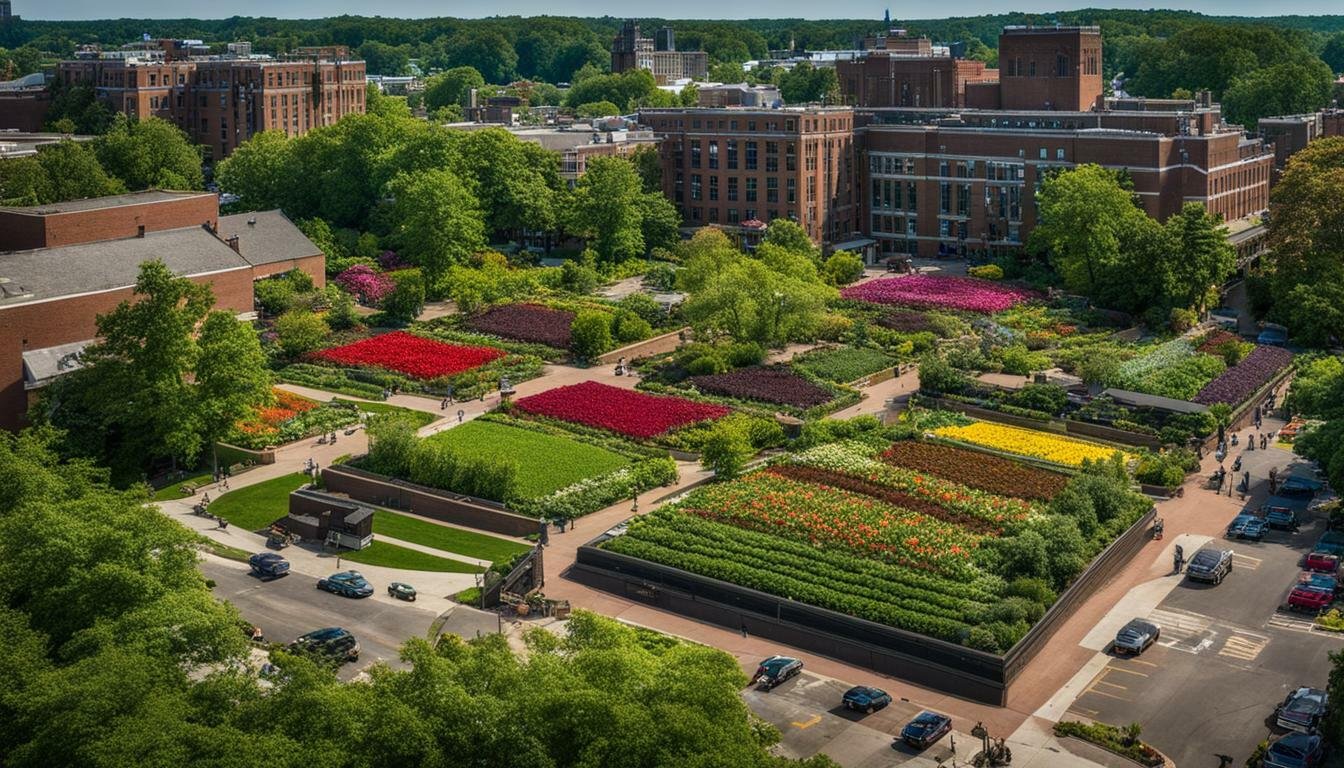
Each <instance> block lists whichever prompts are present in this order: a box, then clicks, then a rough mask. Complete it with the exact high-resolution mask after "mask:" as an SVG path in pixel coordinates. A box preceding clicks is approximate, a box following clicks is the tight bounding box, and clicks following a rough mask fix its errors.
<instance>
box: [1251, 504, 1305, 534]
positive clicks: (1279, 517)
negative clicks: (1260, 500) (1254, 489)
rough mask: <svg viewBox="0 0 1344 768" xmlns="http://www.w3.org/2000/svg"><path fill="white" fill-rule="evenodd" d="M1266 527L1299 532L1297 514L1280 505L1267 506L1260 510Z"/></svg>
mask: <svg viewBox="0 0 1344 768" xmlns="http://www.w3.org/2000/svg"><path fill="white" fill-rule="evenodd" d="M1260 514H1261V517H1263V518H1264V520H1265V525H1267V526H1269V527H1270V528H1279V529H1281V530H1285V531H1295V530H1297V513H1296V512H1294V511H1293V510H1292V509H1290V508H1288V507H1284V506H1280V505H1278V504H1266V505H1265V506H1263V507H1261V509H1260Z"/></svg>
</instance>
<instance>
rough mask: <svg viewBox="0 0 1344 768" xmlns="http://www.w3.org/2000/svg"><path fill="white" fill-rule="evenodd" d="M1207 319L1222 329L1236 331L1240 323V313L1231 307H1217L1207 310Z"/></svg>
mask: <svg viewBox="0 0 1344 768" xmlns="http://www.w3.org/2000/svg"><path fill="white" fill-rule="evenodd" d="M1209 320H1212V321H1213V323H1214V324H1215V325H1217V326H1218V327H1219V328H1222V329H1223V330H1227V331H1232V332H1233V333H1236V332H1237V328H1238V327H1239V326H1240V324H1241V313H1240V312H1238V311H1237V310H1235V309H1233V308H1231V307H1218V308H1217V309H1211V310H1209Z"/></svg>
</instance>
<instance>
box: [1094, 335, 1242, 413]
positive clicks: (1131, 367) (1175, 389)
mask: <svg viewBox="0 0 1344 768" xmlns="http://www.w3.org/2000/svg"><path fill="white" fill-rule="evenodd" d="M1226 367H1227V366H1226V364H1225V363H1224V362H1223V360H1222V358H1220V357H1215V356H1213V355H1207V354H1204V353H1202V352H1197V351H1196V350H1195V346H1194V344H1192V343H1191V342H1190V341H1189V340H1188V339H1174V340H1172V341H1168V342H1166V343H1165V344H1159V345H1158V346H1155V347H1152V348H1151V349H1150V350H1149V351H1148V352H1147V353H1145V354H1142V355H1140V356H1138V357H1135V358H1133V359H1130V360H1126V361H1125V362H1123V363H1121V364H1120V366H1119V368H1118V369H1117V370H1116V374H1115V376H1114V377H1113V378H1112V379H1111V380H1110V381H1108V382H1107V383H1108V384H1110V385H1111V386H1115V387H1119V388H1121V389H1129V390H1133V391H1135V392H1146V393H1148V394H1150V395H1158V396H1160V397H1170V398H1173V399H1175V400H1189V399H1191V398H1193V397H1194V396H1195V395H1196V394H1198V393H1199V390H1200V389H1201V388H1203V387H1204V385H1206V384H1208V383H1209V381H1211V380H1212V379H1213V378H1214V377H1216V376H1218V375H1219V374H1220V373H1222V372H1223V369H1224V368H1226Z"/></svg>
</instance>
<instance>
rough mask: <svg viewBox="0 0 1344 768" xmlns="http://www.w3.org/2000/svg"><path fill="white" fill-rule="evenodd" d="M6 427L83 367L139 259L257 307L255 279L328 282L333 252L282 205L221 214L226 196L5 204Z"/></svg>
mask: <svg viewBox="0 0 1344 768" xmlns="http://www.w3.org/2000/svg"><path fill="white" fill-rule="evenodd" d="M0 243H3V244H4V247H5V248H7V249H8V248H11V247H13V246H18V248H17V249H16V250H7V251H4V252H0V428H4V429H17V428H19V427H21V426H23V424H24V423H25V413H26V412H27V409H28V405H29V402H30V397H31V396H33V395H35V394H36V390H37V389H40V388H41V387H42V386H44V385H46V384H47V383H49V382H50V381H51V380H53V379H54V378H56V377H57V376H59V375H60V374H62V373H65V372H67V371H69V370H73V369H74V368H76V367H78V359H77V355H78V352H79V350H81V349H82V348H83V347H84V346H85V345H86V344H87V343H88V342H89V341H91V340H92V339H93V338H94V335H95V333H96V332H97V328H96V324H95V319H96V317H97V316H98V315H99V314H104V313H107V312H110V311H111V310H113V309H115V308H116V306H117V304H119V303H120V302H122V301H125V300H128V299H130V298H131V297H132V292H131V289H132V286H133V285H134V284H135V280H136V276H137V274H138V272H139V269H140V264H141V263H143V262H145V261H148V260H151V259H159V260H161V261H163V263H164V264H166V265H167V266H168V267H169V268H170V269H172V270H173V271H174V272H175V273H177V274H179V275H183V276H186V277H189V278H191V279H192V280H194V281H196V282H199V283H207V284H209V285H210V286H211V288H212V290H213V291H214V294H215V300H216V306H217V307H219V308H221V309H227V310H230V311H232V312H236V313H238V314H240V315H242V314H247V313H250V312H252V311H253V299H252V283H253V282H254V281H255V280H258V279H261V278H264V277H267V276H270V275H274V274H278V273H281V272H285V271H288V270H290V269H296V268H297V269H302V270H303V271H304V272H307V273H308V274H309V275H311V276H312V277H313V280H314V281H315V282H316V283H317V284H318V285H322V284H324V282H325V275H326V272H325V258H324V257H323V255H322V252H321V251H320V250H318V248H317V246H315V245H313V244H312V242H311V241H309V240H308V238H306V237H304V236H303V233H302V232H300V231H299V229H298V228H297V227H295V226H294V225H293V224H292V223H290V222H289V220H288V219H286V218H285V217H284V215H283V214H281V213H280V212H279V211H269V212H260V213H249V214H239V215H237V216H220V215H219V211H218V204H217V198H216V197H215V196H214V195H212V194H203V193H195V192H164V191H157V190H151V191H147V192H137V193H133V194H129V195H118V196H116V197H110V198H95V199H91V200H77V201H74V202H69V203H58V204H54V205H44V206H34V207H26V208H0Z"/></svg>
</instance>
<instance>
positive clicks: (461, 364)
mask: <svg viewBox="0 0 1344 768" xmlns="http://www.w3.org/2000/svg"><path fill="white" fill-rule="evenodd" d="M503 356H504V352H503V350H499V349H495V348H494V347H466V346H459V345H457V344H445V343H443V342H442V341H435V340H433V339H426V338H425V337H423V336H416V335H414V334H410V333H406V332H405V331H393V332H392V333H385V334H383V335H381V336H371V337H369V338H367V339H362V340H360V341H356V342H355V343H353V344H346V345H345V346H342V347H332V348H331V349H324V350H321V351H319V352H315V353H313V357H316V358H317V359H319V360H326V361H328V362H332V363H338V364H340V365H372V366H376V367H378V368H387V369H388V370H392V371H399V372H401V373H404V374H407V375H408V376H414V377H415V378H417V379H433V378H437V377H439V376H451V375H453V374H455V373H461V372H463V371H469V370H471V369H472V368H479V367H480V366H482V365H485V364H486V363H488V362H490V361H491V360H494V359H496V358H500V357H503Z"/></svg>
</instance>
